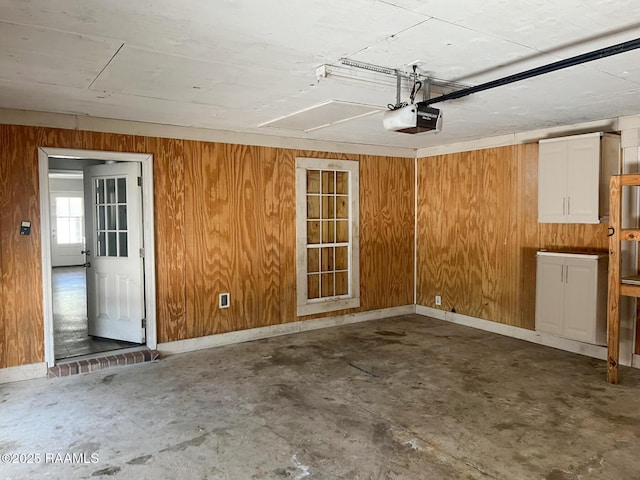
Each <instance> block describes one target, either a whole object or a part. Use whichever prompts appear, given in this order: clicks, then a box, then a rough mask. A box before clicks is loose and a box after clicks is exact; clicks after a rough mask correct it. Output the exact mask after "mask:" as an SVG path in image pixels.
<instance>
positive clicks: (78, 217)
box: [55, 196, 84, 245]
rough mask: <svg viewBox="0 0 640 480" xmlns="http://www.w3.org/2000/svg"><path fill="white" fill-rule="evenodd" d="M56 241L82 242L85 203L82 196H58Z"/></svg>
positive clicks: (65, 242)
mask: <svg viewBox="0 0 640 480" xmlns="http://www.w3.org/2000/svg"><path fill="white" fill-rule="evenodd" d="M55 201H56V205H55V207H56V210H55V211H56V216H55V219H56V232H57V236H56V242H57V243H58V245H68V244H72V243H82V241H83V238H84V225H83V222H84V204H83V199H82V197H81V196H74V197H56V198H55Z"/></svg>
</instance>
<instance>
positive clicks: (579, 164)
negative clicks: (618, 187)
mask: <svg viewBox="0 0 640 480" xmlns="http://www.w3.org/2000/svg"><path fill="white" fill-rule="evenodd" d="M599 192H600V137H599V136H597V135H596V136H590V137H586V138H576V139H571V140H567V219H566V222H567V223H599V222H600V218H599V213H600V212H599V207H600V205H599V203H600V202H599Z"/></svg>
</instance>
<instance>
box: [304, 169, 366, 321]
mask: <svg viewBox="0 0 640 480" xmlns="http://www.w3.org/2000/svg"><path fill="white" fill-rule="evenodd" d="M307 170H339V171H346V172H349V259H348V267H349V280H348V281H349V294H348V295H342V296H339V297H325V298H314V299H309V298H308V290H307ZM359 171H360V165H359V163H358V162H357V161H354V160H328V159H323V158H303V157H297V158H296V249H297V255H296V259H297V267H298V268H297V307H298V316H299V317H302V316H305V315H313V314H317V313H325V312H333V311H336V310H344V309H349V308H357V307H359V306H360V178H359Z"/></svg>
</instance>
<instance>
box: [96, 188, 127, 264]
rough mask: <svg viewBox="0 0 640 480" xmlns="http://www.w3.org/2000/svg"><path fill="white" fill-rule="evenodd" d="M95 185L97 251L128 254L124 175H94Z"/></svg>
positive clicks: (125, 255)
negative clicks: (105, 176)
mask: <svg viewBox="0 0 640 480" xmlns="http://www.w3.org/2000/svg"><path fill="white" fill-rule="evenodd" d="M94 186H95V199H96V205H95V214H96V255H97V256H100V257H127V256H128V255H129V251H128V228H127V179H126V177H118V178H115V177H114V178H97V179H96V180H95V183H94Z"/></svg>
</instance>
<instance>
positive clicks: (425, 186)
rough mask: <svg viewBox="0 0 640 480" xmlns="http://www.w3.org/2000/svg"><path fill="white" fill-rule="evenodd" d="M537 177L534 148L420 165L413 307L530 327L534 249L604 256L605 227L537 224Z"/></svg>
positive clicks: (489, 151)
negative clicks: (598, 252)
mask: <svg viewBox="0 0 640 480" xmlns="http://www.w3.org/2000/svg"><path fill="white" fill-rule="evenodd" d="M537 176H538V145H537V144H526V145H518V146H510V147H500V148H490V149H485V150H477V151H472V152H464V153H456V154H449V155H441V156H435V157H428V158H421V159H419V160H418V211H417V215H418V219H417V220H418V258H417V262H418V278H417V291H418V298H417V302H418V304H419V305H425V306H429V307H434V308H441V309H443V310H447V311H451V310H452V309H455V311H456V312H457V313H461V314H464V315H470V316H473V317H479V318H483V319H486V320H492V321H496V322H500V323H505V324H508V325H513V326H517V327H524V328H528V329H533V328H534V327H535V274H536V260H535V253H536V251H537V250H539V249H540V248H550V249H552V248H569V249H580V250H585V249H586V250H603V251H607V248H608V238H607V225H606V224H601V225H584V224H580V225H576V224H574V225H569V224H539V223H538V217H537V215H538V213H537V210H538V186H537V185H538V178H537ZM436 295H441V296H442V306H441V307H436V306H435V296H436Z"/></svg>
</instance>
